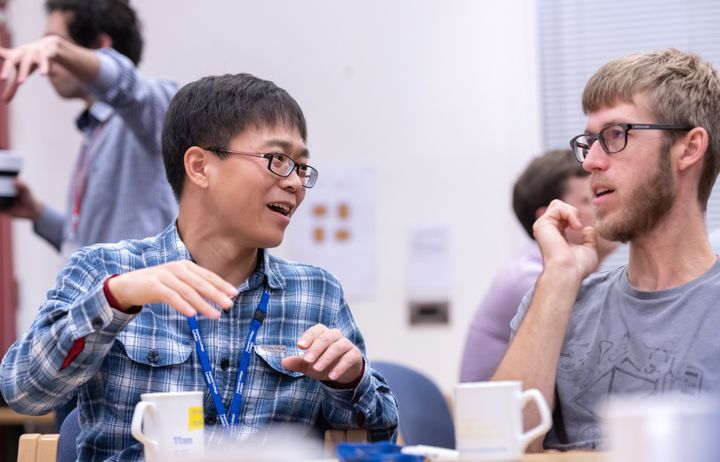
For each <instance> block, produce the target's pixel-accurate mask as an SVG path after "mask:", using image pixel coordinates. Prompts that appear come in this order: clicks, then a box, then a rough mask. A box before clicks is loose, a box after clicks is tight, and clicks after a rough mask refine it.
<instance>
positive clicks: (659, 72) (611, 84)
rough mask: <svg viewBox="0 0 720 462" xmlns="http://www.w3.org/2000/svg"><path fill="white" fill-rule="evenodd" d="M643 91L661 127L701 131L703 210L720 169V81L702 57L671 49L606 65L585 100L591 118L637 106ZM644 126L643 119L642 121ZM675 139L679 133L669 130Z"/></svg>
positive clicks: (700, 195)
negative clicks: (627, 105) (704, 149)
mask: <svg viewBox="0 0 720 462" xmlns="http://www.w3.org/2000/svg"><path fill="white" fill-rule="evenodd" d="M639 93H644V94H645V95H646V96H647V101H648V108H647V109H649V110H650V113H651V114H652V116H653V117H654V118H655V119H656V122H658V123H664V124H677V125H684V126H688V127H702V128H704V129H705V130H706V131H707V133H708V138H709V140H708V148H707V152H706V154H705V159H704V164H703V171H702V174H701V176H700V183H699V185H698V201H699V202H700V205H701V206H702V208H703V210H705V209H706V208H707V202H708V199H709V198H710V193H711V192H712V187H713V185H714V184H715V179H716V178H717V176H718V171H719V169H720V78H719V77H718V74H717V71H716V70H715V69H714V68H713V67H712V66H711V65H710V64H709V63H708V62H706V61H704V60H702V59H701V58H700V57H699V56H698V55H695V54H692V53H687V52H684V51H680V50H676V49H674V48H669V49H665V50H658V51H651V52H647V53H637V54H632V55H629V56H626V57H623V58H618V59H614V60H612V61H610V62H608V63H607V64H605V65H603V66H602V67H601V68H600V69H598V70H597V72H595V74H594V75H593V76H592V77H591V78H590V80H589V81H588V83H587V85H585V90H584V91H583V96H582V106H583V112H585V114H586V115H587V114H589V113H591V112H596V111H598V110H600V109H602V108H606V107H611V106H614V105H616V104H618V103H631V104H632V103H633V102H634V101H633V98H634V97H635V96H636V95H637V94H639ZM643 122H644V121H643ZM670 133H671V135H672V136H673V137H674V138H675V139H676V138H677V137H679V136H680V135H681V133H679V132H670Z"/></svg>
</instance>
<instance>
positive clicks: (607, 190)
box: [595, 188, 615, 197]
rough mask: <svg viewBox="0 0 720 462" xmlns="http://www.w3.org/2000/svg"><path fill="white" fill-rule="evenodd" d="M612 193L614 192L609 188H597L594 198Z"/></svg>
mask: <svg viewBox="0 0 720 462" xmlns="http://www.w3.org/2000/svg"><path fill="white" fill-rule="evenodd" d="M613 192H615V190H614V189H611V188H598V189H596V190H595V197H602V196H605V195H607V194H610V193H613Z"/></svg>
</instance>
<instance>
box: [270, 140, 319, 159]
mask: <svg viewBox="0 0 720 462" xmlns="http://www.w3.org/2000/svg"><path fill="white" fill-rule="evenodd" d="M263 146H264V147H267V148H271V147H279V148H282V149H283V150H285V152H291V151H293V144H292V143H290V142H289V141H286V140H281V139H274V140H268V141H266V142H265V143H263ZM297 157H306V158H310V151H308V149H307V148H302V149H301V150H300V152H299V153H298V155H297Z"/></svg>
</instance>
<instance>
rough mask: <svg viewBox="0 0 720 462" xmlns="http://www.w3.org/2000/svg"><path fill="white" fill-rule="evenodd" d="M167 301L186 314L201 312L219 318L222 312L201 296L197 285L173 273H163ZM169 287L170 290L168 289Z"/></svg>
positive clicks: (209, 316)
mask: <svg viewBox="0 0 720 462" xmlns="http://www.w3.org/2000/svg"><path fill="white" fill-rule="evenodd" d="M161 281H162V283H163V286H161V287H162V290H163V295H164V296H165V297H166V298H165V300H164V301H165V302H166V303H167V304H169V305H170V306H172V307H173V308H175V309H176V310H178V311H179V312H180V313H182V314H184V315H185V316H194V315H195V314H196V313H200V314H202V315H203V316H207V317H208V318H212V319H218V318H219V317H220V312H219V311H218V310H216V309H215V308H213V307H212V305H210V304H209V303H208V302H206V301H205V299H204V298H203V297H202V296H200V294H199V293H198V291H197V290H196V288H195V287H193V286H191V285H189V284H186V283H185V282H183V281H182V280H181V279H180V278H178V277H177V276H176V275H175V274H173V273H167V274H163V275H161ZM168 289H169V290H168Z"/></svg>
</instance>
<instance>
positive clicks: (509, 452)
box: [455, 381, 552, 462]
mask: <svg viewBox="0 0 720 462" xmlns="http://www.w3.org/2000/svg"><path fill="white" fill-rule="evenodd" d="M531 400H532V401H535V403H536V404H537V407H538V410H539V411H540V424H538V425H537V426H536V427H535V428H533V429H530V430H529V431H527V432H525V433H523V417H522V415H523V413H522V411H523V408H524V407H525V405H526V404H527V403H528V402H530V401H531ZM551 425H552V417H551V415H550V409H549V408H548V405H547V403H546V402H545V398H543V396H542V393H540V391H538V390H536V389H529V390H525V391H523V390H522V383H521V382H518V381H507V382H474V383H463V384H459V385H456V387H455V440H456V449H457V450H458V452H459V454H460V459H465V460H468V459H470V460H474V461H478V462H481V461H493V462H495V461H517V460H520V459H521V458H522V455H523V453H524V452H525V448H526V447H527V445H528V444H529V443H530V442H531V441H532V440H534V439H535V438H537V437H539V436H542V435H543V434H544V433H545V432H547V431H548V430H549V429H550V426H551Z"/></svg>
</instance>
